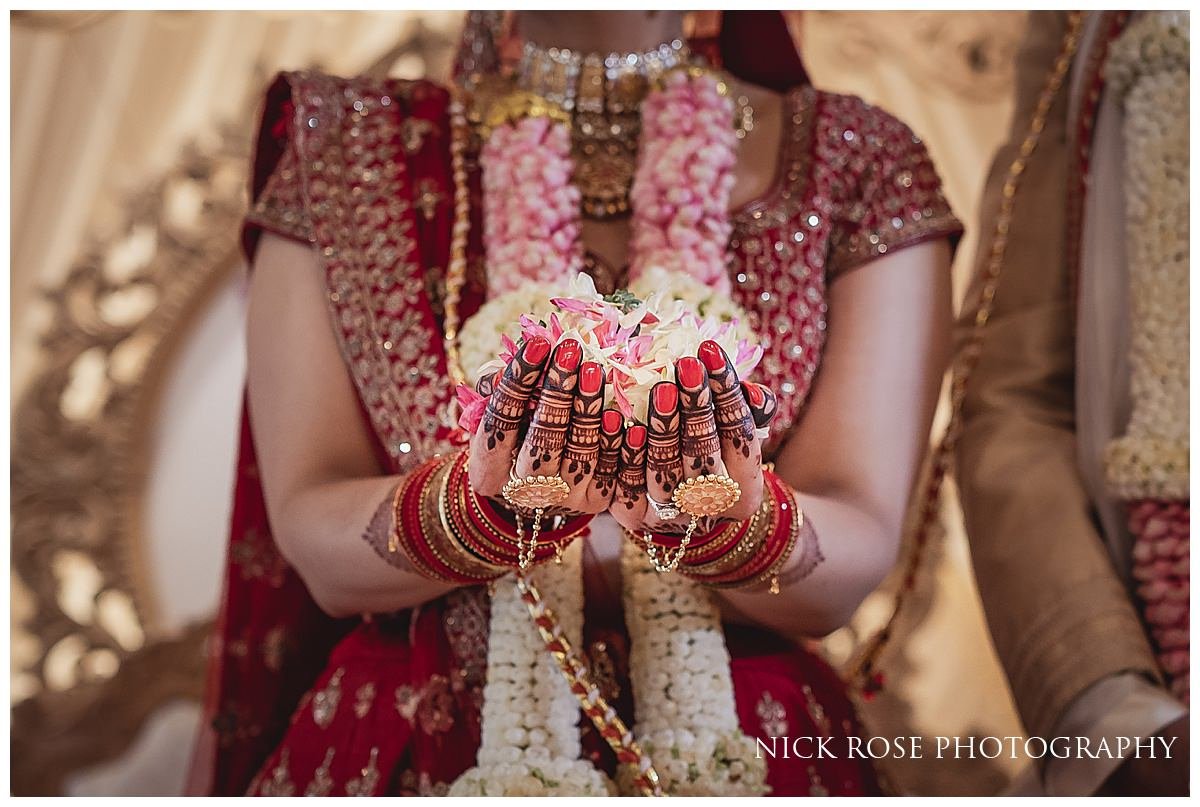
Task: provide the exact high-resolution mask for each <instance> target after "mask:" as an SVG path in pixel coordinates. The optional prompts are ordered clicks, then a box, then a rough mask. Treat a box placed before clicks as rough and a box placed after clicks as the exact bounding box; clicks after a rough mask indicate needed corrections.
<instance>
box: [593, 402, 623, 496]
mask: <svg viewBox="0 0 1200 807" xmlns="http://www.w3.org/2000/svg"><path fill="white" fill-rule="evenodd" d="M621 424H622V418H621V413H620V412H618V411H617V410H615V409H607V410H605V412H604V415H603V417H602V418H601V428H600V452H599V454H598V456H597V458H596V473H595V475H594V476H593V477H592V482H593V484H595V486H596V492H597V493H599V494H600V495H601V496H603V497H605V498H608V497H609V496H611V495H612V492H613V488H614V486H615V485H616V484H617V466H618V463H619V461H620V459H621Z"/></svg>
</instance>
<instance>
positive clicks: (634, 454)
mask: <svg viewBox="0 0 1200 807" xmlns="http://www.w3.org/2000/svg"><path fill="white" fill-rule="evenodd" d="M617 492H618V498H619V499H620V500H621V503H622V504H624V505H625V509H626V510H632V509H633V508H634V505H636V504H637V501H638V499H640V498H641V497H642V496H645V495H646V427H645V426H643V425H641V424H640V423H639V424H637V425H635V426H630V427H629V431H627V432H625V441H624V443H623V444H622V446H621V466H620V470H619V471H617Z"/></svg>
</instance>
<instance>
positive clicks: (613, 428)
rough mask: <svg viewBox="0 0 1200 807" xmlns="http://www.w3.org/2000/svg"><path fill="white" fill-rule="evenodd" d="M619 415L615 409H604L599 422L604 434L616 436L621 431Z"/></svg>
mask: <svg viewBox="0 0 1200 807" xmlns="http://www.w3.org/2000/svg"><path fill="white" fill-rule="evenodd" d="M621 421H622V418H621V413H620V412H618V411H617V410H616V409H605V410H604V416H603V417H602V418H601V420H600V426H601V427H602V428H603V429H604V433H605V434H616V433H617V432H619V431H621Z"/></svg>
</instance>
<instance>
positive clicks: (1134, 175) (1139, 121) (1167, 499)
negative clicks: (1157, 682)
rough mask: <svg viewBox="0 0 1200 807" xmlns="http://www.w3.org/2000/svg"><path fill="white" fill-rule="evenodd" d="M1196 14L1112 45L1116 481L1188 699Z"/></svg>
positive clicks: (1111, 453)
mask: <svg viewBox="0 0 1200 807" xmlns="http://www.w3.org/2000/svg"><path fill="white" fill-rule="evenodd" d="M1190 45H1191V39H1190V33H1189V19H1188V14H1187V12H1147V13H1146V14H1144V15H1143V16H1142V17H1140V18H1139V19H1137V20H1136V21H1134V22H1133V23H1131V24H1130V25H1129V26H1128V27H1127V28H1126V29H1125V31H1124V32H1123V33H1122V34H1121V36H1120V37H1119V38H1118V39H1117V40H1116V41H1115V42H1114V43H1113V45H1112V49H1111V53H1110V56H1109V60H1108V63H1107V65H1106V76H1107V80H1108V82H1109V83H1110V87H1111V88H1112V90H1113V92H1114V93H1116V94H1117V95H1118V96H1123V102H1124V121H1125V122H1124V131H1123V136H1124V140H1125V176H1124V185H1125V211H1126V245H1127V255H1128V259H1129V283H1130V298H1131V300H1132V312H1131V317H1130V327H1131V329H1132V334H1131V346H1130V354H1129V363H1130V368H1131V373H1130V393H1131V397H1132V403H1133V408H1132V412H1131V415H1130V419H1129V425H1128V427H1127V429H1126V432H1125V434H1124V435H1122V436H1121V437H1118V438H1117V439H1115V440H1113V441H1112V442H1111V443H1110V444H1109V446H1108V452H1107V457H1106V471H1107V477H1108V484H1109V489H1110V490H1111V491H1112V492H1113V494H1114V495H1116V496H1118V497H1119V498H1122V499H1124V500H1125V501H1126V502H1127V505H1128V524H1129V530H1130V532H1131V533H1132V535H1133V536H1134V544H1133V552H1132V561H1133V568H1132V575H1133V579H1134V581H1135V583H1136V584H1137V593H1138V597H1139V598H1140V599H1141V601H1142V604H1143V611H1142V614H1143V616H1144V617H1145V620H1146V623H1147V625H1149V627H1150V633H1151V635H1152V637H1153V639H1154V644H1155V645H1156V647H1157V650H1158V661H1159V664H1160V666H1161V667H1162V669H1163V672H1165V673H1166V676H1167V680H1168V682H1169V683H1170V687H1171V691H1172V692H1174V693H1175V695H1177V696H1178V697H1179V698H1181V699H1182V700H1183V701H1184V702H1185V703H1186V702H1187V701H1188V700H1189V691H1188V674H1189V672H1190V669H1191V642H1190V638H1189V629H1190V619H1189V616H1188V605H1189V601H1190V599H1191V588H1190V584H1189V582H1188V572H1189V566H1190V563H1189V554H1190V553H1189V550H1190V547H1191V530H1190V527H1189V521H1190V519H1189V516H1190V512H1191V506H1190V503H1189V498H1188V497H1189V479H1190V473H1189V466H1188V454H1189V437H1188V434H1189V429H1188V414H1189V407H1188V382H1189V370H1188V361H1189V357H1188V293H1187V292H1188V270H1189V262H1188V238H1189V227H1188V210H1189V207H1188V205H1189V200H1188V173H1189V172H1188V160H1189V151H1190V149H1189V143H1188V90H1189V86H1190V74H1189V51H1190Z"/></svg>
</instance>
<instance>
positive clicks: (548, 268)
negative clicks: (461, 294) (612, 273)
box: [480, 118, 583, 298]
mask: <svg viewBox="0 0 1200 807" xmlns="http://www.w3.org/2000/svg"><path fill="white" fill-rule="evenodd" d="M480 157H481V160H482V161H483V164H484V165H485V166H487V170H485V171H484V172H483V216H484V219H483V222H484V223H483V239H484V245H485V249H486V253H487V255H486V257H487V265H488V266H490V267H497V268H498V269H499V268H500V267H503V271H494V272H489V273H488V297H489V298H495V297H499V296H501V295H503V294H507V293H509V292H511V291H515V290H516V289H518V288H520V287H521V286H522V285H523V284H525V283H556V282H560V281H562V279H563V278H566V277H570V276H571V275H572V274H574V273H575V272H578V271H579V270H580V268H581V267H582V266H583V250H582V247H581V245H580V242H579V189H578V188H576V187H575V186H574V185H572V184H571V135H570V132H568V131H567V128H566V127H565V126H562V125H561V124H557V123H555V122H553V121H551V120H550V119H549V118H522V119H521V120H519V121H517V122H515V123H512V124H509V125H506V126H499V127H497V128H496V129H495V130H494V131H493V132H492V134H491V136H490V137H488V139H487V142H486V143H485V144H484V146H483V153H482V154H481V155H480Z"/></svg>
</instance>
